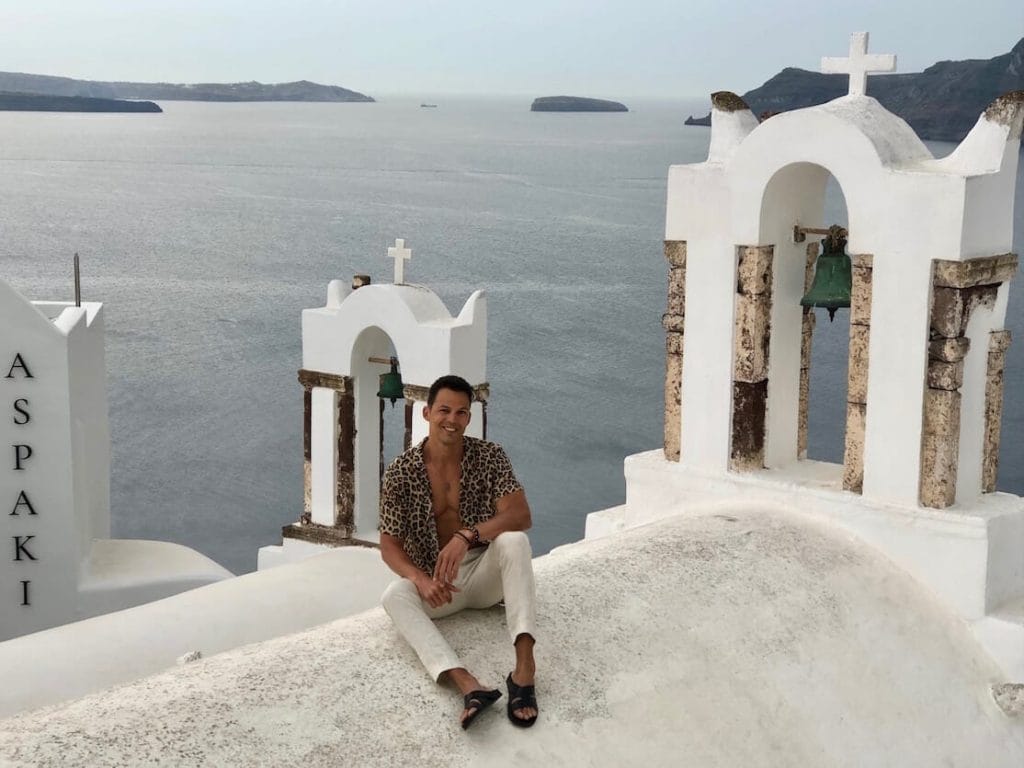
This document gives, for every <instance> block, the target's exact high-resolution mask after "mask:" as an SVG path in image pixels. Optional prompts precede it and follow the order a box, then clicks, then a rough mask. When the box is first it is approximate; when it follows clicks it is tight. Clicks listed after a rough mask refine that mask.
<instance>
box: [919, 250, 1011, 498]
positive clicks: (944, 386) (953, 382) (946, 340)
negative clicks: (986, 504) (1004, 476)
mask: <svg viewBox="0 0 1024 768" xmlns="http://www.w3.org/2000/svg"><path fill="white" fill-rule="evenodd" d="M1016 269H1017V257H1016V255H1014V254H1003V255H999V256H991V257H986V258H981V259H971V260H970V261H946V260H942V259H936V260H935V266H934V269H933V271H932V286H933V287H932V310H931V323H930V328H929V333H930V339H931V341H930V343H929V346H928V379H927V384H926V386H927V388H926V390H925V399H924V414H923V416H922V418H923V434H922V438H921V480H920V492H919V501H920V503H921V504H922V505H923V506H927V507H936V508H943V507H948V506H951V505H952V504H953V503H955V501H956V488H957V469H958V467H959V459H960V455H959V454H960V387H961V386H963V378H964V358H966V357H967V352H968V350H969V348H970V339H968V338H967V336H966V332H967V324H968V322H969V321H970V318H971V313H972V312H973V311H974V309H975V308H977V307H980V306H987V307H991V306H993V305H994V304H995V301H996V296H997V294H998V291H999V286H1000V285H1001V284H1002V283H1004V282H1006V281H1008V280H1009V279H1010V278H1011V277H1013V274H1014V273H1015V272H1016ZM999 338H1000V340H999V341H995V343H994V345H993V341H992V340H991V339H990V345H989V351H988V354H989V381H988V382H987V383H988V384H989V385H990V386H988V387H987V388H986V403H985V446H984V454H983V459H982V489H983V490H988V489H989V481H990V479H991V482H992V487H993V488H994V483H995V470H996V469H997V468H998V463H995V462H997V461H998V460H997V459H991V458H990V456H991V455H992V454H993V453H996V454H997V453H998V439H999V427H998V416H1001V411H1002V382H1001V379H1002V364H1003V363H1004V360H1000V359H999V358H1000V355H1001V354H1003V353H1005V348H1003V349H1000V346H1001V345H1002V340H1001V337H999ZM1006 340H1007V341H1008V336H1007V338H1006ZM993 346H994V347H995V348H996V350H998V351H996V353H995V358H996V359H995V360H993V359H992V352H991V350H992V348H993ZM993 364H994V365H996V366H997V367H998V368H999V374H998V375H997V376H994V375H993V368H992V366H993ZM993 398H997V399H998V405H997V403H996V401H995V400H994V399H993ZM990 411H992V412H993V413H992V416H993V417H994V420H995V422H996V424H995V425H993V423H992V421H990ZM995 411H998V412H999V413H998V414H996V413H995ZM990 430H991V431H990ZM991 438H994V440H995V442H994V443H991V444H990V439H991ZM990 462H993V463H992V466H991V468H990Z"/></svg>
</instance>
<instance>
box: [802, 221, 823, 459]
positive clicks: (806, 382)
mask: <svg viewBox="0 0 1024 768" xmlns="http://www.w3.org/2000/svg"><path fill="white" fill-rule="evenodd" d="M819 251H820V243H819V242H818V241H817V240H815V241H814V242H812V243H808V244H807V263H806V264H805V265H804V294H806V293H807V292H808V291H809V290H810V289H811V283H812V282H813V281H814V262H815V261H816V260H817V258H818V252H819ZM816 320H817V317H816V315H815V314H814V308H813V307H804V314H803V318H801V330H800V406H799V411H798V412H797V413H798V416H797V418H798V421H797V433H796V455H797V458H798V459H806V458H807V413H808V409H809V407H810V400H811V343H812V340H813V337H814V326H815V322H816Z"/></svg>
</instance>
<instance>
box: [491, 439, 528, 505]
mask: <svg viewBox="0 0 1024 768" xmlns="http://www.w3.org/2000/svg"><path fill="white" fill-rule="evenodd" d="M492 459H493V464H492V466H493V468H494V469H493V475H492V478H491V492H492V494H493V497H494V498H493V500H494V501H497V500H498V499H500V498H501V497H502V496H508V495H509V494H510V493H515V492H516V491H521V490H523V486H522V485H521V484H520V482H519V480H518V478H516V473H515V471H514V470H513V469H512V462H511V461H509V458H508V455H507V454H506V453H505V449H504V448H502V447H501V446H500V445H495V446H494V456H493V457H492Z"/></svg>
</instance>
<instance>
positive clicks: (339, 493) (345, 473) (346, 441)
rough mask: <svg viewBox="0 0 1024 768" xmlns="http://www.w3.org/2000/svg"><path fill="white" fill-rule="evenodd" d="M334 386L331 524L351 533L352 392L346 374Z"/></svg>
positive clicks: (353, 482)
mask: <svg viewBox="0 0 1024 768" xmlns="http://www.w3.org/2000/svg"><path fill="white" fill-rule="evenodd" d="M339 378H340V379H341V380H342V382H341V386H340V387H336V389H335V394H334V397H335V401H334V402H335V407H336V408H337V409H338V459H337V460H338V481H337V486H336V498H335V507H334V527H335V528H337V529H338V530H339V531H344V532H345V537H346V538H347V537H349V536H351V535H352V531H354V530H355V524H356V519H355V515H356V393H355V387H354V386H353V383H354V382H353V381H352V379H351V378H349V377H348V376H341V377H339Z"/></svg>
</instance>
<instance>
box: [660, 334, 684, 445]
mask: <svg viewBox="0 0 1024 768" xmlns="http://www.w3.org/2000/svg"><path fill="white" fill-rule="evenodd" d="M669 335H670V336H671V335H674V334H669ZM682 382H683V356H682V355H681V354H678V355H673V354H668V355H666V356H665V445H664V448H665V458H666V459H668V460H669V461H679V449H680V440H681V433H682V430H681V424H680V420H679V419H680V414H681V413H682Z"/></svg>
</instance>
